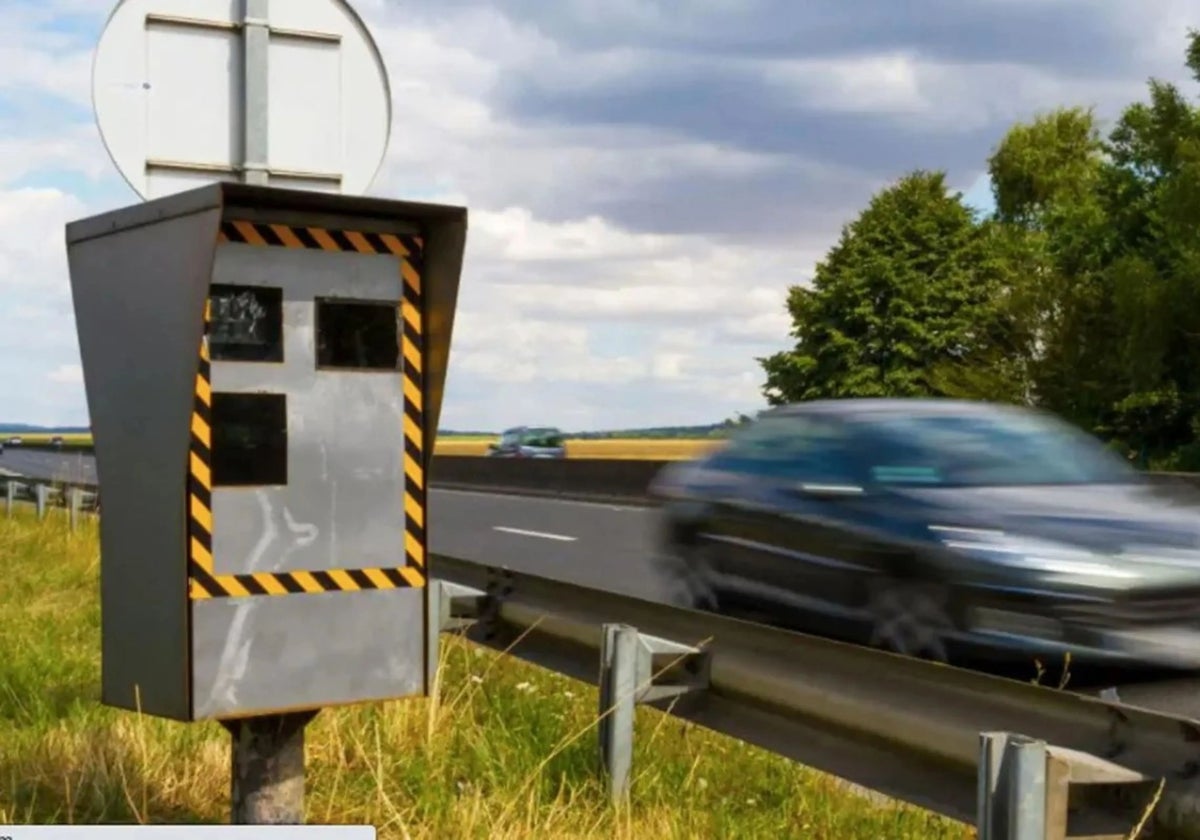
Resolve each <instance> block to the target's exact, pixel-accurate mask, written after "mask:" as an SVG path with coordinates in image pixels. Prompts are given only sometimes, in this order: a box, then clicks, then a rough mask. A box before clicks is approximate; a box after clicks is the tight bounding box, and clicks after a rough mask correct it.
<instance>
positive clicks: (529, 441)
mask: <svg viewBox="0 0 1200 840" xmlns="http://www.w3.org/2000/svg"><path fill="white" fill-rule="evenodd" d="M524 444H525V445H526V446H545V447H552V448H553V447H557V446H562V434H561V433H560V432H559V431H558V429H530V430H529V431H528V432H526V433H525V440H524Z"/></svg>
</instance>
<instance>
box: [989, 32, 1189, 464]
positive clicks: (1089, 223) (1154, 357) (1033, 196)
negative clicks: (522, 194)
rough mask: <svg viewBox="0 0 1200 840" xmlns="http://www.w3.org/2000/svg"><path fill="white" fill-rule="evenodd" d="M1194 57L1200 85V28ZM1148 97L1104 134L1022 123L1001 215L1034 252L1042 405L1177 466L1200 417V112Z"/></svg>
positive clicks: (1074, 118) (1072, 121)
mask: <svg viewBox="0 0 1200 840" xmlns="http://www.w3.org/2000/svg"><path fill="white" fill-rule="evenodd" d="M1187 60H1188V65H1189V67H1190V68H1191V70H1192V72H1193V75H1195V76H1196V77H1197V78H1198V79H1200V33H1196V32H1191V33H1189V47H1188V51H1187ZM1149 94H1150V95H1149V101H1147V102H1144V103H1135V104H1132V105H1130V106H1129V107H1128V108H1126V109H1125V110H1124V112H1123V113H1122V114H1121V117H1120V119H1119V120H1118V121H1117V123H1116V125H1115V126H1114V128H1113V129H1112V131H1111V132H1110V133H1109V135H1108V137H1107V138H1101V136H1100V134H1099V132H1098V130H1097V127H1096V124H1095V121H1094V119H1093V117H1092V114H1091V112H1090V111H1087V110H1084V109H1079V108H1063V109H1059V110H1057V111H1053V112H1051V113H1049V114H1044V115H1040V116H1038V117H1037V118H1035V119H1034V120H1033V121H1031V122H1030V123H1028V124H1020V125H1016V126H1014V127H1013V128H1012V129H1011V130H1010V131H1009V132H1008V133H1007V134H1006V136H1005V137H1004V139H1003V140H1002V142H1001V143H1000V145H999V147H998V148H997V149H996V151H995V152H994V154H993V155H992V156H991V158H990V159H989V161H988V163H989V171H990V174H991V178H992V183H993V185H994V190H995V195H996V206H997V214H996V218H997V220H998V221H1000V222H1001V223H1002V224H1004V225H1005V226H1006V227H1008V228H1009V229H1010V230H1012V231H1014V232H1015V233H1016V235H1018V236H1020V237H1022V238H1023V242H1024V245H1025V248H1024V253H1025V254H1026V255H1027V257H1029V258H1030V262H1029V263H1028V268H1027V272H1026V274H1025V279H1024V283H1025V289H1024V291H1023V292H1022V295H1023V299H1024V300H1026V301H1027V302H1029V304H1030V305H1029V306H1028V307H1027V310H1026V311H1027V313H1028V317H1029V321H1028V327H1029V329H1030V330H1031V331H1032V332H1033V333H1034V334H1035V338H1034V340H1033V341H1032V342H1031V344H1030V358H1029V365H1028V370H1029V374H1030V379H1031V392H1032V394H1033V395H1034V397H1035V399H1036V400H1037V401H1038V402H1039V403H1040V404H1042V405H1044V406H1045V407H1047V408H1050V409H1052V410H1054V411H1057V412H1058V413H1060V414H1064V415H1066V416H1067V417H1069V418H1070V419H1072V420H1073V421H1075V422H1077V423H1079V424H1081V425H1083V426H1085V427H1087V428H1090V429H1092V430H1093V431H1096V432H1099V433H1101V434H1105V435H1108V436H1110V437H1113V438H1116V439H1118V440H1119V441H1122V442H1124V443H1125V444H1126V445H1127V446H1128V447H1129V448H1131V449H1133V450H1134V451H1135V452H1137V453H1138V454H1140V455H1142V456H1143V461H1144V462H1145V463H1153V462H1156V461H1157V462H1159V463H1164V459H1165V462H1172V463H1175V464H1177V465H1178V464H1179V463H1182V462H1181V461H1180V460H1179V459H1180V458H1181V457H1184V456H1185V453H1186V451H1187V450H1188V448H1189V447H1191V448H1192V449H1195V448H1196V447H1195V444H1194V443H1193V442H1194V441H1195V440H1196V439H1197V436H1196V431H1197V429H1196V426H1197V423H1196V421H1195V418H1196V416H1197V411H1198V410H1200V371H1198V368H1200V365H1198V364H1197V362H1200V285H1198V284H1200V270H1198V269H1200V252H1198V248H1200V112H1198V110H1197V109H1196V108H1195V107H1194V106H1193V105H1192V104H1191V103H1190V102H1189V101H1188V99H1187V98H1186V97H1185V96H1184V95H1183V94H1182V93H1181V92H1180V91H1179V90H1178V89H1177V88H1176V87H1175V86H1173V85H1169V84H1165V83H1162V82H1159V81H1156V80H1151V81H1150V83H1149ZM1196 454H1197V455H1200V452H1197V453H1196ZM1187 457H1192V458H1193V459H1195V456H1187ZM1185 460H1186V458H1185Z"/></svg>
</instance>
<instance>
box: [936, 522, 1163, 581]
mask: <svg viewBox="0 0 1200 840" xmlns="http://www.w3.org/2000/svg"><path fill="white" fill-rule="evenodd" d="M929 529H930V530H931V531H933V532H934V534H935V535H936V536H937V537H938V540H939V541H940V542H941V543H942V545H944V546H946V548H949V549H952V550H954V551H961V552H963V553H965V554H969V555H971V556H972V557H977V558H979V559H981V560H985V561H987V562H990V563H994V564H996V565H999V566H1008V567H1010V568H1015V569H1028V570H1030V571H1033V572H1040V573H1042V574H1046V575H1050V576H1054V577H1057V576H1062V577H1063V578H1070V577H1074V578H1093V579H1098V580H1103V581H1111V582H1116V581H1121V580H1136V579H1138V578H1140V577H1141V575H1140V574H1139V573H1138V572H1136V571H1134V570H1132V569H1126V568H1121V566H1119V565H1117V564H1115V563H1113V562H1112V561H1111V560H1110V559H1109V558H1107V557H1106V556H1105V555H1102V554H1098V553H1096V552H1094V551H1088V550H1087V549H1084V548H1079V547H1078V546H1073V545H1069V544H1067V543H1060V542H1055V541H1053V540H1046V539H1041V538H1039V537H1027V536H1023V535H1020V534H1010V533H1007V532H1005V531H994V530H988V529H983V528H960V527H956V526H949V525H931V526H930V528H929Z"/></svg>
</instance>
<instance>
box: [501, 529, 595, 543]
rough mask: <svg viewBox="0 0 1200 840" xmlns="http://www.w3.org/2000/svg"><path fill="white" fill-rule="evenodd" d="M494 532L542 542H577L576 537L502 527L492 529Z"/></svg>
mask: <svg viewBox="0 0 1200 840" xmlns="http://www.w3.org/2000/svg"><path fill="white" fill-rule="evenodd" d="M492 530H493V531H503V532H504V533H506V534H517V535H518V536H521V537H537V538H538V539H542V540H558V541H560V542H575V537H567V536H564V535H562V534H547V533H545V532H543V531H523V530H521V529H520V528H505V527H504V526H502V525H495V526H493V527H492Z"/></svg>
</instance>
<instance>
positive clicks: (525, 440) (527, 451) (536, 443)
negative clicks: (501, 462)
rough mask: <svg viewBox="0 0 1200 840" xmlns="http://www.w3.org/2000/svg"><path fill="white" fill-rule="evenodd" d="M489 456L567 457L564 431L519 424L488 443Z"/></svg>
mask: <svg viewBox="0 0 1200 840" xmlns="http://www.w3.org/2000/svg"><path fill="white" fill-rule="evenodd" d="M487 457H488V458H566V457H567V447H566V442H565V441H564V439H563V435H562V432H560V431H559V430H558V429H555V428H553V427H548V426H517V427H515V428H512V429H508V430H507V431H505V432H504V433H503V434H501V435H500V440H499V441H497V442H496V443H490V444H488V452H487Z"/></svg>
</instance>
